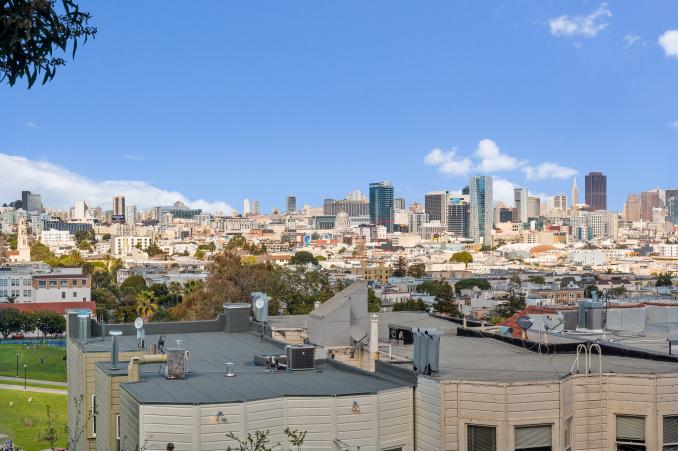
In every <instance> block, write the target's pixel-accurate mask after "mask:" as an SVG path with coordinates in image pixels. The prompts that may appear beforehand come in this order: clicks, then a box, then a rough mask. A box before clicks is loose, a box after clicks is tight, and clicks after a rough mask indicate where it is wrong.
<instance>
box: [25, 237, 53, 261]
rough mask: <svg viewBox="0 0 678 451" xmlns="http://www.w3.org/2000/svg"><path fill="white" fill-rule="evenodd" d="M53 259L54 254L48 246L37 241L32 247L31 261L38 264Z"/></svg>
mask: <svg viewBox="0 0 678 451" xmlns="http://www.w3.org/2000/svg"><path fill="white" fill-rule="evenodd" d="M53 258H54V254H52V252H51V251H50V250H49V247H47V245H46V244H43V243H41V242H39V241H36V242H35V243H33V245H32V246H31V260H33V261H36V262H46V261H48V260H50V259H53Z"/></svg>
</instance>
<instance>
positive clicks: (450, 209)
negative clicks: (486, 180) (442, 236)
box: [447, 197, 470, 238]
mask: <svg viewBox="0 0 678 451" xmlns="http://www.w3.org/2000/svg"><path fill="white" fill-rule="evenodd" d="M469 215H470V214H469V204H468V202H466V201H465V200H464V199H463V198H461V197H453V198H451V199H450V202H449V203H448V204H447V231H448V232H452V233H453V234H454V235H455V236H461V237H464V238H468V237H469V219H470V218H469Z"/></svg>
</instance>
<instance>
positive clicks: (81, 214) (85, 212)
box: [71, 200, 93, 221]
mask: <svg viewBox="0 0 678 451" xmlns="http://www.w3.org/2000/svg"><path fill="white" fill-rule="evenodd" d="M92 217H93V215H92V213H91V212H90V209H89V206H88V205H87V203H86V202H85V201H84V200H78V201H76V202H75V206H74V207H73V214H72V215H71V219H74V220H76V221H82V220H86V219H92Z"/></svg>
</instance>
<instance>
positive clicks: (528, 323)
mask: <svg viewBox="0 0 678 451" xmlns="http://www.w3.org/2000/svg"><path fill="white" fill-rule="evenodd" d="M516 324H518V327H520V338H521V339H523V340H526V339H527V331H528V330H529V329H530V327H532V324H533V323H532V320H531V319H530V317H529V316H519V317H518V318H516Z"/></svg>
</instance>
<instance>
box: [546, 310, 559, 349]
mask: <svg viewBox="0 0 678 451" xmlns="http://www.w3.org/2000/svg"><path fill="white" fill-rule="evenodd" d="M561 324H563V315H562V314H561V313H559V314H557V315H556V316H555V318H554V317H553V316H552V315H546V316H544V343H547V344H548V342H549V330H554V329H555V328H556V327H558V326H560V325H561Z"/></svg>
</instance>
